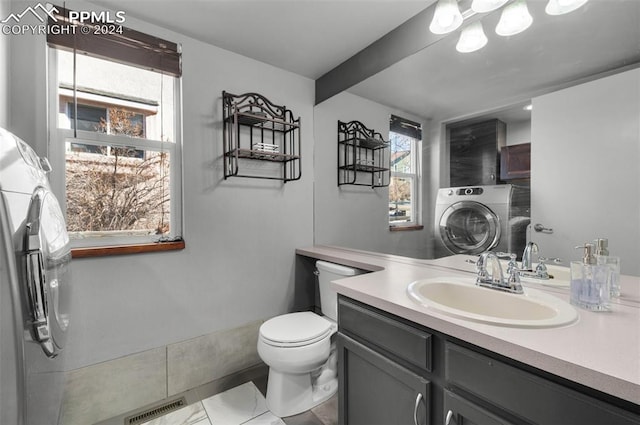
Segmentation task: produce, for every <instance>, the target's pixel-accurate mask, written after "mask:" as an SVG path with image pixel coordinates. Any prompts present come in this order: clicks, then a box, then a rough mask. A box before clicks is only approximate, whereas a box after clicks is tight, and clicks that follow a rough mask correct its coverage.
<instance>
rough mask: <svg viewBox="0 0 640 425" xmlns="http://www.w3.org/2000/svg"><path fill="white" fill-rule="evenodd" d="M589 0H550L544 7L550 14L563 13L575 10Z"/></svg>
mask: <svg viewBox="0 0 640 425" xmlns="http://www.w3.org/2000/svg"><path fill="white" fill-rule="evenodd" d="M587 1H589V0H549V3H547V7H546V8H545V9H544V10H545V12H547V14H549V15H563V14H565V13H569V12H573V11H574V10H576V9H577V8H579V7H580V6H582V5H584V4H585V3H586V2H587Z"/></svg>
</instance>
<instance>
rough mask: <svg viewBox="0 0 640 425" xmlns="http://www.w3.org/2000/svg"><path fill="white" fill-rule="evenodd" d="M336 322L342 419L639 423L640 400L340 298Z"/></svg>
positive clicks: (453, 424)
mask: <svg viewBox="0 0 640 425" xmlns="http://www.w3.org/2000/svg"><path fill="white" fill-rule="evenodd" d="M338 324H339V332H338V339H337V347H338V350H339V351H338V353H339V357H338V367H339V383H340V392H339V410H340V412H339V416H338V418H339V423H340V424H341V425H376V424H380V425H383V424H384V425H388V424H399V425H401V424H407V425H415V424H420V425H423V424H434V425H435V424H446V425H463V424H464V425H472V424H477V425H498V424H502V425H519V424H549V425H555V424H562V425H604V424H611V425H613V424H616V425H632V424H635V425H638V424H640V406H638V405H633V404H631V403H629V402H626V401H623V400H618V399H614V398H611V397H609V396H605V395H601V394H599V393H597V392H596V391H594V390H589V389H585V388H584V387H581V386H579V385H577V384H575V383H571V382H569V381H566V380H565V379H562V378H559V377H551V376H549V375H548V374H545V373H544V372H541V371H537V370H535V369H533V368H531V367H528V366H526V365H522V364H520V363H517V362H515V361H513V360H510V359H506V358H503V357H501V356H499V355H497V354H494V353H491V352H488V351H486V350H483V349H481V348H478V347H474V346H471V345H470V344H468V343H466V342H464V341H459V340H456V339H454V338H452V337H449V336H447V335H444V334H441V333H439V332H436V331H433V330H430V329H427V328H424V327H422V326H420V325H417V324H412V323H411V322H408V321H407V320H405V319H402V318H399V317H396V316H393V315H391V314H389V313H386V312H383V311H381V310H378V309H375V308H373V307H370V306H367V305H365V304H362V303H359V302H357V301H354V300H351V299H349V298H346V297H343V296H340V298H339V302H338ZM587 392H588V394H587Z"/></svg>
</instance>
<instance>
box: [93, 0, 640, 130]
mask: <svg viewBox="0 0 640 425" xmlns="http://www.w3.org/2000/svg"><path fill="white" fill-rule="evenodd" d="M93 2H94V3H96V4H98V5H101V6H104V7H107V8H110V9H113V10H124V11H125V12H126V13H127V15H128V16H133V17H136V18H138V19H141V20H144V21H147V22H150V23H153V24H157V25H159V26H162V27H165V28H169V29H171V30H174V31H176V32H179V33H182V34H185V35H188V36H190V37H193V38H196V39H199V40H201V41H205V42H207V43H211V44H213V45H216V46H218V47H222V48H224V49H227V50H230V51H233V52H236V53H239V54H242V55H244V56H248V57H250V58H253V59H256V60H259V61H262V62H265V63H269V64H272V65H274V66H277V67H279V68H282V69H285V70H288V71H291V72H294V73H296V74H299V75H303V76H306V77H308V78H311V79H317V78H319V77H320V76H322V75H324V74H325V73H326V72H328V71H329V70H331V69H333V68H334V67H336V66H337V65H339V64H340V63H342V62H343V61H345V60H346V59H348V58H350V57H351V56H353V55H354V54H355V53H357V52H358V51H360V50H361V49H363V48H365V47H366V46H368V45H369V44H371V43H372V42H374V41H375V40H377V39H378V38H380V37H381V36H383V35H385V34H386V33H387V32H389V31H390V30H392V29H394V28H395V27H397V26H398V25H401V24H402V23H403V22H405V21H406V20H407V19H409V18H410V17H412V16H413V15H415V14H417V13H419V12H420V11H422V10H423V9H425V8H426V7H428V6H430V5H431V4H433V3H434V2H435V0H424V1H414V0H182V1H175V0H128V1H125V0H94V1H93ZM463 3H464V1H463ZM467 3H468V2H467ZM527 3H528V5H529V10H530V12H531V14H532V15H533V18H534V22H533V24H532V25H531V27H530V28H529V29H527V30H526V31H525V32H523V33H521V34H518V35H515V36H512V37H499V36H497V35H496V34H495V33H494V31H493V29H494V28H495V24H496V22H497V20H498V18H499V12H493V13H491V14H488V15H486V16H484V17H483V18H482V22H483V25H484V28H485V33H486V34H487V36H488V38H489V43H488V45H487V46H486V47H485V48H484V49H482V50H480V51H478V52H475V53H471V54H460V53H458V52H456V50H455V44H456V42H457V38H458V34H459V31H458V32H456V33H454V34H452V35H450V36H448V37H446V38H444V39H442V40H440V41H438V42H436V43H435V44H433V45H431V46H429V47H427V48H425V49H424V50H423V51H421V52H418V53H416V54H415V55H413V56H410V57H408V58H406V59H404V60H402V61H400V62H398V63H397V64H395V65H393V66H391V67H390V68H388V69H386V70H384V71H382V72H380V73H378V74H376V75H374V76H372V77H370V78H369V79H367V80H365V81H363V82H361V83H359V84H357V85H356V86H354V87H352V88H351V89H349V92H351V93H354V94H357V95H359V96H362V97H365V98H368V99H371V100H374V101H377V102H380V103H382V104H386V105H389V106H392V107H395V108H398V109H400V110H404V111H407V112H409V113H412V114H414V115H417V116H421V117H425V118H436V119H448V118H452V117H461V116H468V115H469V114H472V113H474V112H476V111H488V110H494V109H503V108H504V107H505V106H506V105H511V104H518V105H519V104H521V103H522V102H524V101H526V100H527V99H530V98H531V97H532V96H535V95H539V94H542V93H545V92H548V91H550V90H551V89H557V88H560V87H563V86H566V85H568V84H570V82H572V81H575V80H577V79H583V78H588V77H589V76H592V75H594V74H598V73H601V72H607V71H609V70H611V69H614V68H619V67H622V66H625V65H628V64H630V63H638V62H640V0H590V1H589V3H587V4H586V5H585V6H583V7H581V8H580V9H578V10H577V11H575V12H573V13H570V14H567V15H562V16H555V17H552V16H548V15H546V14H545V13H544V6H545V5H546V3H547V0H528V1H527ZM426 30H427V29H426V28H425V31H426Z"/></svg>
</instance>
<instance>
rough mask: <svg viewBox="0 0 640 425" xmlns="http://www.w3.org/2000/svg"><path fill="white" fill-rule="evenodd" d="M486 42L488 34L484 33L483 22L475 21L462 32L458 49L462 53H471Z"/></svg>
mask: <svg viewBox="0 0 640 425" xmlns="http://www.w3.org/2000/svg"><path fill="white" fill-rule="evenodd" d="M486 44H487V36H486V35H485V34H484V30H483V28H482V22H480V21H475V22H474V23H472V24H470V25H468V26H467V27H466V28H465V29H463V30H462V32H461V33H460V39H459V40H458V44H456V50H457V51H459V52H460V53H470V52H475V51H476V50H480V49H482V48H483V47H484V46H485V45H486Z"/></svg>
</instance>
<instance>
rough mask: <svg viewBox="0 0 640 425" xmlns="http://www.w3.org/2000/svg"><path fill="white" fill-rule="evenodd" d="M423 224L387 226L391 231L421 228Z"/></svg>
mask: <svg viewBox="0 0 640 425" xmlns="http://www.w3.org/2000/svg"><path fill="white" fill-rule="evenodd" d="M422 229H424V226H423V225H421V224H411V225H408V226H389V231H391V232H404V231H405V230H422Z"/></svg>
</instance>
